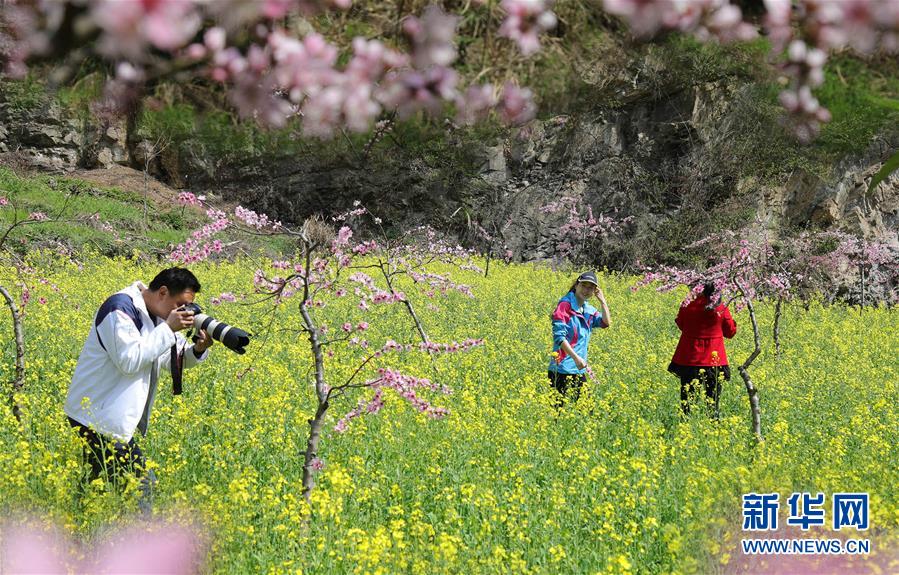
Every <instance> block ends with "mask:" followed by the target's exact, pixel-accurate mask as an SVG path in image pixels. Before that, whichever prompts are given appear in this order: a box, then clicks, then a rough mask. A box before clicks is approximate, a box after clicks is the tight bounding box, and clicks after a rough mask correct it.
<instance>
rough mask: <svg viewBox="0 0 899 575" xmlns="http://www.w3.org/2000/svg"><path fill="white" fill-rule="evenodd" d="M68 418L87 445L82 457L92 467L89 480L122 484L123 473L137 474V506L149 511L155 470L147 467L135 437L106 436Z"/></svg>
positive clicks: (145, 512)
mask: <svg viewBox="0 0 899 575" xmlns="http://www.w3.org/2000/svg"><path fill="white" fill-rule="evenodd" d="M68 419H69V425H71V426H72V427H73V428H74V429H75V430H76V431H77V433H78V436H79V437H80V438H81V439H82V443H83V445H84V451H83V460H84V462H85V463H87V464H88V465H90V468H91V471H90V479H89V480H88V481H93V480H94V479H98V478H101V477H102V478H104V479H106V480H107V481H111V482H112V483H113V484H115V485H116V486H121V485H123V483H122V480H123V476H124V474H126V473H132V474H134V475H135V476H137V477H139V478H140V492H141V496H140V499H139V500H138V506H139V507H140V510H141V512H142V513H144V514H145V515H149V514H150V512H151V511H152V506H153V501H152V499H153V487H154V486H155V485H156V474H155V473H153V470H152V469H149V470H148V469H147V460H146V458H145V457H144V454H143V452H142V451H141V450H140V446H139V445H138V444H137V442H136V441H135V440H134V438H133V437H132V438H131V441H129V442H128V443H125V442H123V441H118V440H117V439H114V438H108V437H104V436H102V435H100V434H98V433H97V432H96V431H94V430H93V429H91V428H90V427H87V426H86V425H82V424H81V423H80V422H78V421H75V420H74V419H72V418H71V417H69V418H68Z"/></svg>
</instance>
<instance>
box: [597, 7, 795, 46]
mask: <svg viewBox="0 0 899 575" xmlns="http://www.w3.org/2000/svg"><path fill="white" fill-rule="evenodd" d="M787 1H789V0H787ZM603 5H604V7H605V9H606V11H607V12H609V13H610V14H615V15H616V16H621V17H622V18H624V19H625V20H627V22H628V25H629V26H630V28H631V30H633V31H634V33H635V34H636V35H638V36H652V35H653V34H655V33H656V32H658V31H659V30H662V29H668V30H679V31H681V32H688V33H692V34H694V35H696V36H697V37H698V38H700V39H703V40H705V39H710V38H714V39H717V40H719V41H721V42H730V41H734V40H751V39H752V38H755V37H756V36H757V31H756V29H755V27H754V26H752V25H750V24H747V23H745V22H744V21H743V14H742V12H741V10H740V8H739V7H738V6H736V5H734V4H731V3H730V0H603Z"/></svg>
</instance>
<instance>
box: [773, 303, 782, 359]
mask: <svg viewBox="0 0 899 575" xmlns="http://www.w3.org/2000/svg"><path fill="white" fill-rule="evenodd" d="M783 301H784V300H783V298H777V304H776V305H775V306H774V359H775V360H777V359H780V314H781V305H782V304H783Z"/></svg>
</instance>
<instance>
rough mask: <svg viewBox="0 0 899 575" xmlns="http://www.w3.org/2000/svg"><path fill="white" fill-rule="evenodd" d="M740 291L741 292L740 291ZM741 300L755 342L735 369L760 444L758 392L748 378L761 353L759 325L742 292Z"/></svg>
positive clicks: (749, 302)
mask: <svg viewBox="0 0 899 575" xmlns="http://www.w3.org/2000/svg"><path fill="white" fill-rule="evenodd" d="M740 291H741V292H743V290H742V289H741V290H740ZM743 299H744V300H745V301H746V307H747V308H749V319H750V320H751V321H752V335H753V338H754V341H755V349H754V350H753V352H752V353H751V354H749V357H748V358H746V361H744V362H743V365H741V366H740V367H739V368H737V369H738V370H739V372H740V377H742V378H743V383H744V384H745V385H746V393H747V394H748V396H749V411H750V415H751V418H752V433H753V434H754V435H755V439H756V441H758V442H761V441H763V440H764V438H763V437H762V412H761V408H760V407H759V393H758V390H757V389H756V388H755V385H753V383H752V378H750V377H749V366H750V365H752V362H753V361H755V358H756V357H758V355H759V353H761V351H762V347H761V345H760V343H759V324H758V322H757V321H756V319H755V308H754V307H753V306H752V300H750V299H749V298H748V297H746V293H745V292H743Z"/></svg>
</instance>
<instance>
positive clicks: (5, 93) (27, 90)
mask: <svg viewBox="0 0 899 575" xmlns="http://www.w3.org/2000/svg"><path fill="white" fill-rule="evenodd" d="M46 100H47V93H46V90H45V88H44V84H43V82H42V81H41V80H40V78H39V72H38V71H31V72H30V73H29V74H28V75H27V76H26V77H25V78H24V79H23V80H8V79H6V78H0V101H5V102H6V103H7V104H8V105H9V106H10V107H11V108H12V109H13V110H22V111H27V110H33V109H35V108H37V107H39V106H41V105H42V104H44V102H46Z"/></svg>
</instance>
